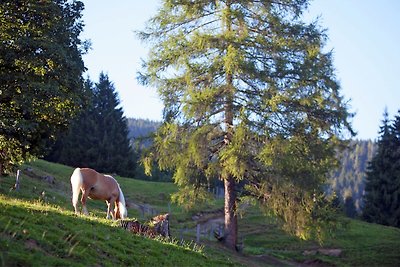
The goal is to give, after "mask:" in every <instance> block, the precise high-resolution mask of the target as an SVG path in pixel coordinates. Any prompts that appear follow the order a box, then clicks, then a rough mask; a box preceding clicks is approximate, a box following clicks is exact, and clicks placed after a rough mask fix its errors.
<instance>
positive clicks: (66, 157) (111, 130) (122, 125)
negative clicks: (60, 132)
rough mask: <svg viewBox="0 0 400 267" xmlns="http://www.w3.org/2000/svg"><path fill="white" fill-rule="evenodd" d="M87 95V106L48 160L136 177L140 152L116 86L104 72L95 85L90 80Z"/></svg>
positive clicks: (56, 145)
mask: <svg viewBox="0 0 400 267" xmlns="http://www.w3.org/2000/svg"><path fill="white" fill-rule="evenodd" d="M86 94H87V95H88V99H89V101H88V103H87V106H86V107H85V108H84V110H83V112H82V113H81V114H80V116H79V117H78V118H77V119H76V120H75V121H74V122H73V123H72V125H71V127H70V129H69V132H68V133H67V134H66V135H65V136H61V137H60V138H59V141H58V143H56V144H55V147H54V148H53V151H52V153H51V154H50V155H49V156H48V157H47V159H49V160H52V161H54V162H60V163H63V164H67V165H69V166H75V167H91V168H93V169H96V170H97V171H99V172H105V173H118V174H120V175H124V176H130V177H133V176H134V173H135V168H136V155H135V154H134V152H133V149H132V147H131V146H130V142H129V139H128V128H127V124H126V119H125V117H124V116H123V111H122V108H121V107H119V104H120V103H119V99H118V95H117V93H116V91H115V88H114V85H113V84H112V83H111V81H110V80H109V78H108V76H107V75H105V74H103V73H101V74H100V77H99V82H98V83H96V84H95V86H93V84H92V82H91V81H90V80H88V81H87V82H86Z"/></svg>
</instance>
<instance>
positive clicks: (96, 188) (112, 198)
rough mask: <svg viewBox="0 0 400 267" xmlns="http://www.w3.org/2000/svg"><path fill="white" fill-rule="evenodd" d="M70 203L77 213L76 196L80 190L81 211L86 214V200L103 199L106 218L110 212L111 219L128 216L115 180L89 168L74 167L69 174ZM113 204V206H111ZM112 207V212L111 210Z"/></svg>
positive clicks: (123, 199) (122, 195)
mask: <svg viewBox="0 0 400 267" xmlns="http://www.w3.org/2000/svg"><path fill="white" fill-rule="evenodd" d="M71 185H72V205H73V206H74V209H75V214H78V213H79V212H78V197H79V193H80V191H82V198H81V203H82V211H83V214H85V215H88V214H89V213H88V211H87V208H86V200H87V198H88V197H89V198H90V199H97V200H105V201H106V203H107V219H109V218H110V213H111V216H112V218H113V220H116V219H124V218H126V217H127V216H128V211H127V209H126V206H125V198H124V194H123V193H122V191H121V188H120V186H119V184H118V183H117V181H116V180H115V179H114V178H113V177H112V176H110V175H103V174H100V173H98V172H96V171H95V170H92V169H89V168H82V169H81V168H76V169H75V170H74V172H73V173H72V176H71ZM113 206H114V207H115V208H113ZM113 209H114V212H113V211H112V210H113Z"/></svg>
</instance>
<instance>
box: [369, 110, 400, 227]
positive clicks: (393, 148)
mask: <svg viewBox="0 0 400 267" xmlns="http://www.w3.org/2000/svg"><path fill="white" fill-rule="evenodd" d="M388 116H389V115H388V113H387V111H385V113H384V119H383V125H382V126H381V130H380V134H381V136H380V139H379V141H378V151H377V154H376V155H375V156H374V157H373V159H372V160H371V162H370V164H369V166H368V171H367V181H366V186H365V196H364V197H365V200H364V201H365V207H364V211H363V217H364V219H365V220H366V221H368V222H374V223H379V224H383V225H390V226H395V227H400V138H399V137H400V132H399V125H400V116H396V118H395V121H394V123H393V124H392V125H391V124H390V121H389V118H388Z"/></svg>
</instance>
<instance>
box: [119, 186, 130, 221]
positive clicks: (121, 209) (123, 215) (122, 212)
mask: <svg viewBox="0 0 400 267" xmlns="http://www.w3.org/2000/svg"><path fill="white" fill-rule="evenodd" d="M118 189H119V198H118V208H119V214H120V215H121V219H125V218H126V217H128V210H127V208H126V203H125V197H124V193H122V190H121V187H120V186H119V184H118Z"/></svg>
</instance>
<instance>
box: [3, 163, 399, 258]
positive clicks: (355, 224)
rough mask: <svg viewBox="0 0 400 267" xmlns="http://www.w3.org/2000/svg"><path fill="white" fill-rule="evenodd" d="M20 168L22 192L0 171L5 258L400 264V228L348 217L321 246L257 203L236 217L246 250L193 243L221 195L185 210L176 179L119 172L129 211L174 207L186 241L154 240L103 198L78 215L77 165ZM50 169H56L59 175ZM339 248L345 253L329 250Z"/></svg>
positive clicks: (177, 228) (175, 225) (138, 213)
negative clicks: (292, 232)
mask: <svg viewBox="0 0 400 267" xmlns="http://www.w3.org/2000/svg"><path fill="white" fill-rule="evenodd" d="M23 168H24V169H26V168H30V169H29V171H27V170H24V172H23V174H22V177H21V184H20V186H21V187H20V190H19V191H18V192H17V191H15V190H11V189H10V188H12V186H13V185H14V183H15V177H14V176H9V177H1V178H0V235H1V237H0V265H2V266H9V265H16V266H18V265H19V266H54V265H57V266H58V265H61V266H65V265H68V266H141V265H146V266H148V265H151V266H172V265H173V266H227V265H228V266H233V265H234V266H238V265H243V266H286V265H289V266H290V265H294V266H298V265H299V264H302V265H305V266H307V265H316V264H317V265H318V266H400V254H399V253H398V247H399V245H400V229H396V228H391V227H384V226H380V225H375V224H368V223H364V222H360V221H356V220H348V224H347V227H345V228H343V229H340V230H339V231H338V232H337V233H336V238H332V239H329V240H326V241H325V243H324V245H323V247H322V248H321V247H320V246H319V245H318V244H317V243H316V242H313V241H301V240H298V239H296V238H294V237H291V236H288V235H286V234H285V233H283V232H282V231H281V230H279V228H278V227H277V225H276V223H275V222H273V221H271V220H267V219H266V218H265V217H264V216H262V215H261V214H260V213H259V211H258V210H257V209H256V208H254V207H249V208H247V209H246V211H245V214H244V217H242V218H241V219H240V220H239V241H240V242H241V243H242V244H243V253H242V254H237V253H232V252H230V251H227V250H225V249H224V248H223V247H222V246H221V245H220V244H219V243H218V242H217V241H215V240H214V239H213V238H212V237H210V238H202V239H201V242H202V244H203V245H202V246H201V247H199V246H198V245H195V244H194V243H189V242H190V241H189V240H190V239H195V228H196V224H197V223H198V222H199V221H202V222H203V223H204V222H208V221H213V220H218V219H221V216H222V213H221V212H220V211H218V209H220V208H221V207H222V200H215V201H214V202H213V203H211V204H209V205H205V206H199V207H197V209H196V211H192V212H185V211H183V210H182V209H180V208H179V207H177V206H175V205H174V204H170V203H169V196H170V194H171V193H172V192H174V191H175V190H176V187H175V185H173V184H169V183H157V182H146V181H140V180H135V179H126V178H121V177H117V179H118V181H119V183H120V185H121V187H122V189H123V191H124V194H125V197H126V199H127V203H128V204H129V217H135V218H139V219H140V220H141V221H144V220H146V219H148V218H150V217H151V216H152V214H151V213H152V212H153V213H154V212H157V213H165V212H171V214H172V216H171V227H172V228H171V232H172V235H173V236H174V237H176V238H178V239H179V238H180V237H184V238H185V239H186V240H187V241H186V242H185V243H184V244H182V245H181V244H178V243H179V242H166V241H162V240H150V239H147V238H144V237H140V236H135V235H132V234H127V232H125V231H123V230H122V229H120V228H119V227H117V226H116V224H115V223H114V222H112V221H108V220H105V219H104V218H105V209H106V206H105V204H104V203H103V202H99V201H91V200H89V202H88V209H89V212H90V213H91V215H92V216H89V217H83V216H75V215H74V214H73V212H72V210H73V208H72V205H71V201H70V197H71V192H70V184H69V177H70V175H71V173H72V171H73V169H72V168H70V167H66V166H63V165H58V164H52V163H48V162H46V161H42V160H38V161H35V162H33V163H31V164H29V165H26V166H24V167H23ZM45 176H52V177H54V182H53V181H52V179H47V180H45V179H43V178H42V177H45ZM49 182H50V183H49ZM144 209H147V210H146V211H145V212H144ZM200 211H201V212H200ZM210 211H213V212H210ZM199 212H200V213H199ZM199 214H200V215H201V216H200V217H201V219H197V222H196V221H194V220H193V215H196V216H197V217H199ZM182 229H185V231H183V230H182ZM186 230H187V231H186ZM335 251H336V252H337V251H340V253H339V254H340V255H338V256H335V255H325V254H327V252H335ZM328 254H329V253H328Z"/></svg>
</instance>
